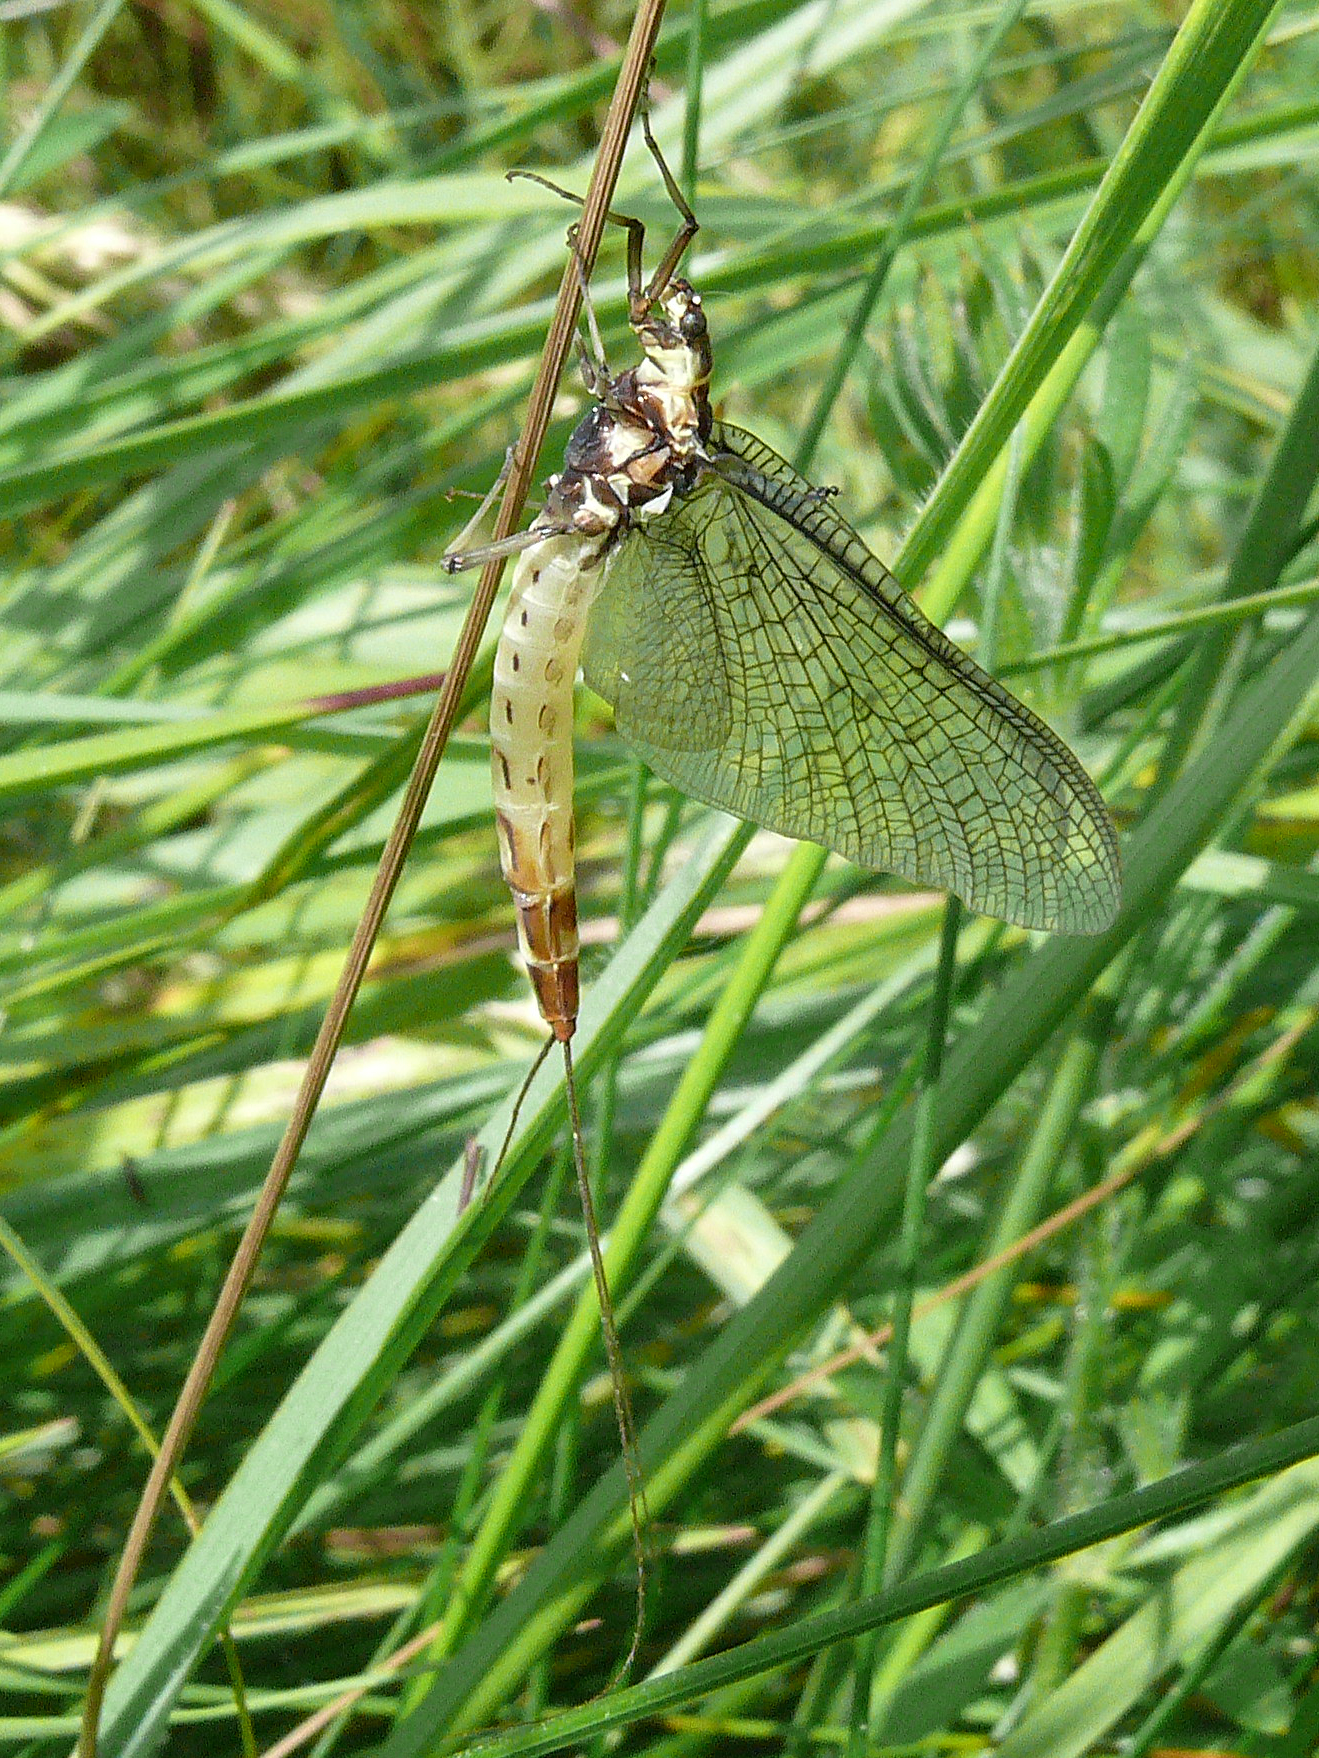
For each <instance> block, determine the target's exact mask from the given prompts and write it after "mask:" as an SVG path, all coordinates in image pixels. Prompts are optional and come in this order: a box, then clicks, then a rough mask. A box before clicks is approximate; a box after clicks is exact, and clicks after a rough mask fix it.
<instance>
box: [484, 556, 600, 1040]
mask: <svg viewBox="0 0 1319 1758" xmlns="http://www.w3.org/2000/svg"><path fill="white" fill-rule="evenodd" d="M599 544H600V540H599V539H596V538H585V537H583V536H581V535H580V534H578V533H568V534H566V535H563V536H554V537H546V538H545V539H544V540H543V541H542V542H540V543H537V544H534V545H533V546H532V547H531V548H530V549H527V550H525V551H524V552H523V554H522V555H521V557H520V558H519V560H518V564H517V568H516V569H515V571H514V574H513V585H512V590H511V592H510V595H509V604H508V612H507V614H506V616H505V618H504V627H503V632H502V633H501V635H500V638H499V646H498V647H497V648H496V650H495V678H494V688H493V690H492V692H491V697H490V743H491V763H492V768H493V772H494V790H495V820H496V823H497V824H498V826H499V859H500V865H501V867H502V868H503V873H504V878H505V879H506V880H507V881H508V885H509V888H510V889H511V890H512V892H513V898H514V902H515V903H516V905H517V913H518V942H519V945H520V946H521V949H522V956H523V958H524V959H525V960H526V964H527V973H528V975H529V976H530V978H531V983H532V987H533V988H534V990H535V992H536V1000H537V1002H538V1003H539V1005H540V1010H541V1013H542V1014H543V1015H544V1017H545V1020H546V1023H547V1024H548V1025H549V1027H550V1030H551V1031H552V1032H553V1033H554V1036H555V1037H556V1038H559V1039H567V1038H570V1037H571V1036H572V1034H573V1029H574V1027H575V1026H576V1024H577V989H578V984H577V955H578V939H577V891H576V877H575V863H574V858H573V748H572V732H573V713H572V706H573V682H574V680H575V678H576V676H577V660H578V656H579V654H580V652H581V647H582V637H583V635H584V634H585V631H586V612H587V609H588V607H589V604H590V596H591V592H592V591H593V589H594V585H595V581H596V578H597V575H596V573H595V570H594V566H593V564H594V563H595V561H596V558H597V555H598V550H599Z"/></svg>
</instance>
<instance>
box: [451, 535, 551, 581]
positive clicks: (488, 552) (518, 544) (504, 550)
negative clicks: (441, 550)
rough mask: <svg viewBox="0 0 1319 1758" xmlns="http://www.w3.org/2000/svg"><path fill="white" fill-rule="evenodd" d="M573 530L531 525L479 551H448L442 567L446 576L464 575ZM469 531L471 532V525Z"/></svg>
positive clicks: (482, 546)
mask: <svg viewBox="0 0 1319 1758" xmlns="http://www.w3.org/2000/svg"><path fill="white" fill-rule="evenodd" d="M571 529H572V527H571V526H569V525H529V526H528V527H527V529H526V530H525V531H515V532H514V533H513V535H512V536H511V537H504V538H501V539H500V541H499V542H498V543H483V544H481V545H480V547H479V548H477V549H466V550H461V549H451V550H448V551H446V552H445V554H444V555H442V556H441V557H440V566H441V567H442V568H443V569H444V571H445V573H446V574H462V573H465V572H466V570H467V569H468V568H483V567H484V566H485V564H486V563H487V562H492V561H494V559H495V557H496V556H500V555H517V554H518V553H519V552H520V551H522V550H524V549H530V548H531V546H532V544H533V543H544V541H545V539H546V538H547V537H561V536H562V535H563V534H564V532H566V531H570V530H571ZM468 530H469V531H470V530H471V526H470V525H469V526H468Z"/></svg>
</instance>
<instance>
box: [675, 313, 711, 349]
mask: <svg viewBox="0 0 1319 1758" xmlns="http://www.w3.org/2000/svg"><path fill="white" fill-rule="evenodd" d="M678 329H679V331H680V332H681V335H682V339H683V341H684V342H699V341H700V339H701V337H702V336H703V335H705V333H706V331H705V313H704V312H703V311H684V312H683V314H682V322H681V323H680V324H679V325H678Z"/></svg>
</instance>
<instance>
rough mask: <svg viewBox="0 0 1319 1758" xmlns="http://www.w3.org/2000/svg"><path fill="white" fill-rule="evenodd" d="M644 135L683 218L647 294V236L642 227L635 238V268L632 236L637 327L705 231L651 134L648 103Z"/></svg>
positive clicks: (631, 297) (630, 278)
mask: <svg viewBox="0 0 1319 1758" xmlns="http://www.w3.org/2000/svg"><path fill="white" fill-rule="evenodd" d="M641 132H642V134H643V135H644V136H645V140H646V146H647V147H648V148H649V150H650V156H651V158H652V159H654V161H655V163H656V164H657V165H658V166H659V174H660V176H661V177H662V178H663V179H664V187H665V189H666V190H667V191H668V194H669V200H670V201H671V202H672V203H673V205H674V207H675V208H677V210H678V212H679V214H681V216H682V224H681V225H680V226H679V227H678V230H677V232H676V233H675V234H674V238H673V242H672V243H671V244H670V245H669V248H668V249H667V250H666V251H665V252H664V255H663V256H662V257H661V258H660V261H659V266H658V267H657V268H656V270H655V273H654V274H653V275H652V276H651V277H650V282H649V285H648V286H647V288H646V291H645V292H644V293H642V291H641V242H642V239H643V238H644V237H645V233H644V231H642V230H641V228H640V227H638V229H637V230H638V233H639V234H640V236H638V237H636V238H635V243H636V262H635V265H634V263H633V258H632V247H633V243H634V238H633V235H631V234H629V236H628V241H627V244H628V251H627V255H628V263H627V270H628V272H627V288H628V305H629V308H630V315H631V318H632V322H633V324H634V325H635V324H636V323H638V322H639V321H640V320H641V319H642V318H644V317H645V316H646V315H647V313H648V312H649V311H650V308H651V306H652V305H654V303H655V301H656V300H657V299H658V298H660V297H661V295H662V294H663V292H664V290H665V288H666V287H667V286H668V284H669V282H670V281H671V280H672V279H673V276H674V273H675V271H676V270H677V267H678V264H679V263H680V262H681V261H682V258H683V253H684V252H685V251H686V249H687V246H688V245H689V244H690V243H691V241H692V239H693V238H695V236H696V234H697V233H698V232H699V231H700V229H701V228H700V222H699V221H698V220H697V218H696V215H695V214H694V213H693V212H692V210H691V207H690V205H689V203H688V201H687V197H686V196H685V195H684V194H683V193H682V190H681V189H680V188H679V187H678V183H677V179H676V178H675V177H674V175H673V173H672V171H670V170H669V167H668V166H667V165H666V164H665V162H664V154H663V153H662V152H661V151H660V149H659V142H658V141H657V140H656V139H655V136H654V135H653V134H652V133H651V128H650V106H649V104H647V103H644V102H643V104H642V107H641ZM634 269H635V273H634Z"/></svg>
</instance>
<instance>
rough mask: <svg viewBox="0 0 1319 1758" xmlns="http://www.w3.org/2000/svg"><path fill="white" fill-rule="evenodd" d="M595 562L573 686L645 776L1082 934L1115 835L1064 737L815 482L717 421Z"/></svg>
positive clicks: (987, 908)
mask: <svg viewBox="0 0 1319 1758" xmlns="http://www.w3.org/2000/svg"><path fill="white" fill-rule="evenodd" d="M710 452H711V457H712V461H713V462H712V468H711V469H710V471H709V472H708V473H707V474H706V475H705V476H704V477H703V479H702V480H701V481H700V482H699V484H698V485H697V487H696V488H695V489H694V490H693V491H692V493H690V494H689V495H687V496H685V497H684V498H683V499H681V500H675V502H674V503H673V505H672V506H671V507H670V508H669V509H668V510H667V511H666V512H665V513H664V514H663V515H662V516H660V517H659V518H657V519H655V520H654V521H653V522H652V523H651V524H649V525H644V526H637V527H635V528H633V529H632V530H631V531H629V532H628V534H627V535H626V536H625V538H624V539H623V540H622V542H621V543H620V544H619V545H618V547H617V549H616V550H615V551H614V552H613V553H612V554H611V556H610V557H609V558H608V560H607V562H606V564H605V567H606V572H605V576H604V579H603V581H602V585H601V588H600V592H599V595H598V599H597V602H596V605H595V607H594V608H593V610H592V613H591V621H590V624H589V627H588V633H587V640H586V649H585V656H584V664H585V669H586V677H587V681H588V683H590V684H591V686H592V688H593V689H596V690H597V691H598V692H599V693H600V694H601V695H603V696H604V697H605V698H606V699H607V700H608V701H610V702H611V703H612V704H613V707H614V712H615V716H616V719H617V724H618V728H619V731H620V732H621V733H622V734H623V736H624V737H625V738H626V739H627V740H628V741H629V743H630V744H632V745H633V746H634V747H635V748H636V750H637V751H638V753H639V755H640V756H641V757H642V758H644V760H645V761H646V762H647V763H648V764H650V766H651V767H652V768H653V769H654V770H655V771H656V773H657V774H659V775H661V776H663V777H664V778H665V779H666V780H667V781H670V782H672V783H673V784H674V785H675V786H677V787H680V788H682V789H683V790H684V791H685V792H687V793H690V794H692V795H694V796H695V797H696V798H698V799H702V800H706V801H708V802H709V803H710V804H712V805H716V806H722V807H724V808H725V809H727V810H728V811H732V812H736V813H738V814H739V815H740V816H741V817H744V818H749V819H751V820H752V821H753V822H755V823H757V824H763V825H765V826H766V827H767V828H770V829H773V830H779V831H782V832H784V833H785V834H787V835H789V836H796V837H801V838H803V839H805V840H807V841H811V842H818V843H823V844H824V845H825V846H826V847H828V848H832V849H835V850H837V851H838V852H839V853H840V854H843V855H846V856H848V857H849V859H851V860H854V861H856V862H858V863H859V864H860V865H862V866H866V867H874V868H878V869H880V870H882V871H885V872H890V873H895V874H898V875H899V876H901V877H902V878H904V879H907V880H910V881H912V882H913V883H916V884H922V885H924V884H933V885H938V886H941V887H943V888H944V889H946V890H948V891H952V892H954V893H956V895H957V896H959V897H960V898H962V899H963V901H964V902H965V903H966V904H967V905H968V906H969V907H970V908H972V909H976V910H980V911H982V912H983V913H984V914H986V915H992V916H999V917H1002V918H1003V919H1005V920H1007V921H1012V922H1018V923H1020V924H1021V925H1023V926H1025V927H1031V928H1050V929H1055V930H1063V931H1070V932H1073V933H1097V932H1100V931H1102V930H1103V929H1105V928H1107V927H1108V926H1109V925H1110V923H1111V922H1112V920H1113V918H1114V916H1115V914H1116V911H1117V904H1118V890H1119V885H1118V861H1117V845H1116V839H1115V837H1114V834H1113V830H1112V826H1111V824H1110V822H1109V819H1108V814H1107V812H1106V810H1105V808H1104V804H1103V801H1102V799H1101V798H1100V796H1099V793H1098V791H1097V790H1096V789H1095V787H1094V785H1093V783H1092V782H1091V781H1090V778H1089V776H1088V775H1087V774H1086V773H1085V771H1084V769H1083V768H1082V767H1081V765H1080V764H1079V763H1078V762H1077V760H1076V758H1075V757H1074V756H1073V755H1072V753H1071V751H1070V750H1069V749H1068V748H1067V746H1066V745H1065V744H1064V743H1063V741H1062V740H1061V739H1060V738H1058V736H1057V735H1056V734H1055V733H1054V732H1053V731H1052V730H1051V729H1050V728H1049V727H1048V726H1046V725H1045V724H1044V722H1043V721H1042V720H1040V719H1039V718H1038V716H1036V715H1035V714H1033V713H1031V711H1030V710H1029V709H1028V708H1026V707H1025V706H1024V705H1023V704H1022V703H1020V702H1018V701H1017V699H1016V698H1015V697H1014V696H1012V695H1010V694H1009V692H1008V691H1007V690H1005V689H1004V688H1003V687H1002V685H1000V684H998V683H997V682H995V680H994V679H993V678H991V677H990V676H989V675H988V674H987V673H986V672H984V671H983V670H981V668H980V667H979V666H978V665H976V664H975V662H974V661H973V660H972V659H970V658H969V657H968V656H967V655H966V654H964V653H963V652H962V651H961V649H960V648H958V647H955V646H954V645H953V644H952V642H950V641H949V640H948V638H947V637H946V636H945V635H944V634H943V633H942V632H941V631H940V630H939V629H937V628H936V627H935V626H934V625H933V624H932V623H931V622H929V621H928V619H927V618H926V617H924V616H923V615H922V614H921V612H920V611H919V610H918V608H917V607H916V605H915V604H914V602H913V601H912V600H911V599H910V598H909V597H908V596H907V594H906V593H905V592H903V590H902V588H901V587H900V586H899V585H898V583H897V581H896V580H895V579H894V578H893V576H892V575H891V574H890V573H889V572H888V570H887V569H886V568H885V567H883V565H882V564H881V563H880V562H878V561H877V560H876V559H875V557H874V556H873V555H871V553H870V551H869V550H868V549H867V548H866V546H865V544H864V543H863V542H862V540H861V539H860V538H859V537H858V536H857V535H856V533H855V532H854V531H853V530H852V529H851V527H850V526H849V525H847V524H846V522H845V521H844V520H843V519H841V518H840V517H839V516H838V514H837V513H836V512H835V511H834V509H833V506H832V505H831V503H830V500H829V498H828V497H827V496H824V495H822V494H821V493H820V492H819V491H818V490H816V489H812V488H811V486H810V485H809V484H808V483H806V482H805V481H803V479H802V478H801V477H800V476H798V475H797V473H796V472H795V471H794V470H793V469H792V468H791V466H790V465H788V464H787V463H786V462H785V461H784V460H783V459H782V458H780V457H779V456H778V455H777V453H775V452H773V451H771V449H770V448H769V447H768V446H766V445H764V444H763V442H762V441H760V440H758V439H756V438H755V437H754V436H753V435H751V434H746V433H743V432H742V431H741V430H739V429H737V428H732V427H727V426H724V425H722V424H716V427H715V431H714V434H713V436H712V440H711V444H710Z"/></svg>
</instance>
